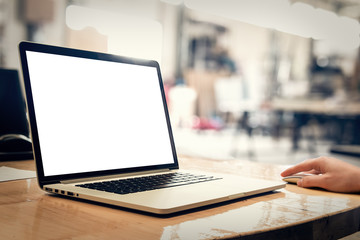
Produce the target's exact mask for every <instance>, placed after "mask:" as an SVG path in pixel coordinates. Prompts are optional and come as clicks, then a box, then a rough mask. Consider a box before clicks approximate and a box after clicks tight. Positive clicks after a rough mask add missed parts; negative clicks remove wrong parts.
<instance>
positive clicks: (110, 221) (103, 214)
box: [0, 157, 360, 239]
mask: <svg viewBox="0 0 360 240" xmlns="http://www.w3.org/2000/svg"><path fill="white" fill-rule="evenodd" d="M180 165H181V167H184V168H187V169H202V170H205V169H206V170H211V171H217V172H226V173H232V174H242V175H245V176H251V177H258V178H265V179H279V178H280V177H279V174H280V172H281V171H282V170H283V169H284V167H283V166H277V165H270V164H261V163H254V162H247V161H239V160H227V161H225V160H224V161H219V160H205V159H194V158H185V157H184V158H181V159H180ZM0 166H9V167H14V168H19V169H27V170H34V163H33V161H14V162H0ZM0 213H1V214H0V226H1V228H0V239H215V238H225V239H233V238H240V237H241V239H337V238H340V237H343V236H346V235H349V234H351V233H353V232H356V231H358V230H359V223H360V195H357V194H337V193H330V192H326V191H323V190H316V189H302V188H299V187H297V186H295V185H287V186H286V188H285V189H282V190H279V191H276V192H274V193H270V194H263V195H258V196H255V197H251V198H245V199H240V200H236V201H231V202H227V203H225V204H217V205H213V206H210V207H204V208H201V209H195V210H191V211H186V212H182V213H180V214H173V215H169V216H156V215H150V214H146V213H142V212H137V211H131V210H128V209H124V208H119V207H112V206H107V205H100V204H93V203H90V202H87V201H81V200H69V199H67V198H64V197H56V196H54V195H50V194H47V193H45V192H43V191H41V190H40V189H39V187H38V186H37V182H36V179H35V178H33V179H26V180H16V181H9V182H1V183H0Z"/></svg>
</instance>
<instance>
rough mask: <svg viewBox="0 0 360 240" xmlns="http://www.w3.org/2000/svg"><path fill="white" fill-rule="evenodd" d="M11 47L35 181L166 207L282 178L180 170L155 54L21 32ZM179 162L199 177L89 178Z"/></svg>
mask: <svg viewBox="0 0 360 240" xmlns="http://www.w3.org/2000/svg"><path fill="white" fill-rule="evenodd" d="M19 51H20V58H21V64H22V69H23V78H24V86H25V92H26V100H27V109H28V116H29V123H30V130H31V139H32V143H33V153H34V159H35V162H36V170H37V178H38V183H39V186H40V187H41V189H43V190H45V191H47V192H50V193H55V194H60V195H66V196H68V197H70V198H80V199H87V200H91V201H95V202H101V203H106V204H112V205H116V206H121V207H125V208H131V209H136V210H141V211H146V212H151V213H156V214H169V213H174V212H179V211H183V210H187V209H191V208H196V207H200V206H205V205H209V204H214V203H219V202H223V201H228V200H232V199H235V198H241V197H246V196H251V195H254V194H259V193H264V192H270V191H274V190H276V189H279V188H282V187H284V186H285V184H284V183H283V182H280V181H279V182H277V181H266V180H260V179H249V178H244V177H241V176H233V175H226V176H225V175H214V174H209V173H199V172H196V173H194V172H189V171H183V170H179V165H178V159H177V155H176V149H175V144H174V139H173V135H172V130H171V124H170V119H169V113H168V110H167V105H166V100H165V94H164V88H163V84H162V79H161V74H160V68H159V64H158V63H157V62H156V61H148V60H139V59H133V58H127V57H121V56H117V55H112V54H105V53H98V52H90V51H83V50H77V49H70V48H64V47H57V46H49V45H43V44H37V43H31V42H21V43H20V44H19ZM179 172H181V173H188V174H192V176H193V175H196V176H200V179H201V178H203V179H205V180H203V181H200V182H199V183H193V182H190V183H184V184H181V183H180V184H179V183H174V182H173V180H172V179H170V180H169V182H170V183H169V182H167V183H166V184H163V185H162V187H158V188H153V189H149V188H148V189H145V190H140V191H138V192H136V191H132V192H126V193H123V192H121V193H119V191H108V190H103V189H101V190H99V189H98V187H93V186H99V185H101V186H103V185H106V186H107V184H108V183H113V182H116V183H117V182H120V181H119V180H124V179H126V181H128V180H129V178H130V180H134V178H137V179H136V180H137V183H136V184H135V186H138V185H142V184H143V183H144V181H145V180H143V179H145V178H140V180H139V177H148V178H149V176H153V175H164V174H167V173H170V176H171V177H170V178H172V177H173V175H176V176H178V174H180V173H179ZM175 173H176V174H175ZM167 176H168V175H167ZM151 178H154V177H151ZM126 181H121V182H126ZM140 183H141V184H140ZM133 185H134V184H133ZM89 186H91V187H89ZM116 189H119V188H116Z"/></svg>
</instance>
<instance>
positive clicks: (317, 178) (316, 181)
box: [297, 175, 324, 188]
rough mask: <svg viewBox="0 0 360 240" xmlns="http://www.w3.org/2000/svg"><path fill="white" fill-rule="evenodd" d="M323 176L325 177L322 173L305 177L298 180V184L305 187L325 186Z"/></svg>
mask: <svg viewBox="0 0 360 240" xmlns="http://www.w3.org/2000/svg"><path fill="white" fill-rule="evenodd" d="M323 178H324V176H322V175H314V176H307V177H303V178H302V179H300V180H299V181H298V182H297V185H298V186H299V187H304V188H311V187H320V188H324V186H323V184H324V179H323Z"/></svg>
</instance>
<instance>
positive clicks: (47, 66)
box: [25, 50, 175, 177]
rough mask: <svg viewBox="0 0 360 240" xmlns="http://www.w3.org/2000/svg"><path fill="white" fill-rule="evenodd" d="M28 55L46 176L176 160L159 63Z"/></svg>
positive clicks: (132, 166) (29, 52)
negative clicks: (156, 64)
mask: <svg viewBox="0 0 360 240" xmlns="http://www.w3.org/2000/svg"><path fill="white" fill-rule="evenodd" d="M25 53H26V58H27V65H28V74H29V79H30V84H31V89H32V100H33V106H34V111H35V116H36V123H37V124H36V125H37V134H38V139H39V147H40V149H41V158H42V165H43V172H44V176H45V177H46V176H54V175H63V174H74V173H85V172H93V171H103V170H111V169H126V168H137V167H146V166H155V165H163V164H174V161H175V160H174V155H173V150H172V145H171V136H170V137H169V134H170V133H169V128H168V124H167V118H166V117H167V116H166V114H167V113H166V111H165V109H164V103H163V98H162V93H161V83H160V82H161V79H160V75H159V73H158V69H157V67H156V66H147V65H145V64H132V63H131V62H130V63H127V62H126V61H125V62H121V61H110V60H109V59H106V60H101V59H91V58H84V57H82V56H68V55H61V54H60V55H59V54H52V53H44V52H36V51H30V50H27V51H26V52H25Z"/></svg>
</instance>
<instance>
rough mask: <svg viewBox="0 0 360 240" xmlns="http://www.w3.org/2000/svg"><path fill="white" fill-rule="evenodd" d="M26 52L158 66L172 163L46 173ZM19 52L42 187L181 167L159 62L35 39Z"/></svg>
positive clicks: (23, 43)
mask: <svg viewBox="0 0 360 240" xmlns="http://www.w3.org/2000/svg"><path fill="white" fill-rule="evenodd" d="M26 51H34V52H41V53H51V54H57V55H64V56H73V57H80V58H88V59H94V60H103V61H111V62H120V63H127V64H137V65H143V66H150V67H156V69H157V73H158V78H159V86H160V89H161V95H162V100H163V106H164V114H165V117H166V122H167V126H168V132H169V141H170V143H171V147H172V153H173V158H174V163H173V164H164V165H156V166H147V167H135V168H127V169H113V170H105V171H94V172H87V173H76V174H65V175H54V176H44V169H43V164H42V158H41V150H40V139H39V135H38V131H37V124H36V114H35V109H34V103H33V97H32V91H31V81H30V77H29V69H28V64H27V57H26ZM19 52H20V60H21V65H22V72H23V81H24V87H25V96H26V102H27V110H28V116H29V123H30V133H31V134H30V135H31V139H32V142H33V152H34V159H35V163H36V168H37V177H38V182H39V185H40V186H41V187H42V186H43V185H44V184H49V183H55V182H60V181H63V180H70V179H77V178H90V177H96V176H106V175H115V174H123V173H130V172H135V171H136V172H137V171H150V170H159V169H178V168H179V165H178V159H177V154H176V149H175V144H174V138H173V134H172V129H171V123H170V117H169V112H168V109H167V104H166V98H165V92H164V86H163V82H162V78H161V73H160V67H159V64H158V62H156V61H152V60H142V59H135V58H129V57H123V56H118V55H113V54H107V53H100V52H92V51H85V50H79V49H72V48H65V47H59V46H51V45H45V44H39V43H33V42H21V43H20V44H19Z"/></svg>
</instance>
